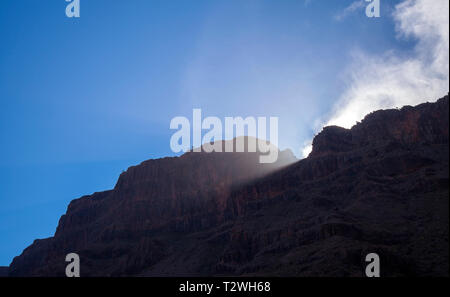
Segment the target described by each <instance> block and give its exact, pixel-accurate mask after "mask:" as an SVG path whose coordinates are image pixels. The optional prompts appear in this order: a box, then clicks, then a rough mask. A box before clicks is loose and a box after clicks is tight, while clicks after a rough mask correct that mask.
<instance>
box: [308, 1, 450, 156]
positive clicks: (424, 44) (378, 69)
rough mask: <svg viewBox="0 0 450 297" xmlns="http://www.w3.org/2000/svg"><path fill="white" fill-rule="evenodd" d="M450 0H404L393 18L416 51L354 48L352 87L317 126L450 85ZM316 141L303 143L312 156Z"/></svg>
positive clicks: (433, 94)
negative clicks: (371, 52)
mask: <svg viewBox="0 0 450 297" xmlns="http://www.w3.org/2000/svg"><path fill="white" fill-rule="evenodd" d="M448 10H449V1H448V0H433V1H429V0H405V1H404V2H402V3H400V4H398V5H397V6H396V7H395V11H394V13H393V17H394V20H395V23H396V29H397V34H398V36H397V37H398V38H413V39H415V40H416V42H417V43H416V46H415V49H414V52H413V54H412V55H408V56H405V55H401V54H399V53H397V52H392V51H391V52H386V53H384V54H383V55H381V56H372V55H369V54H366V53H364V52H361V51H355V53H354V55H353V56H354V59H353V63H352V65H350V66H349V68H348V69H347V76H346V77H347V82H346V83H347V87H346V89H345V91H344V92H343V93H342V94H341V95H340V96H339V97H338V101H337V104H336V105H335V107H334V109H333V110H332V112H331V113H330V115H329V116H328V117H325V118H324V119H322V120H319V123H320V124H319V125H318V126H317V127H316V128H318V129H317V131H318V130H319V129H321V128H322V127H323V126H328V125H338V126H342V127H346V128H350V127H351V126H353V125H354V124H355V123H356V122H357V121H360V120H361V119H362V118H363V117H364V116H365V115H366V114H368V113H370V112H372V111H374V110H377V109H386V108H394V107H401V106H403V105H416V104H419V103H422V102H423V101H426V100H428V101H433V100H435V99H438V98H439V97H441V96H443V95H445V94H446V93H447V92H448V89H449V87H448V86H449V15H448ZM310 150H311V146H310V144H309V143H307V144H306V145H305V146H304V149H303V154H304V156H307V155H308V154H309V152H310Z"/></svg>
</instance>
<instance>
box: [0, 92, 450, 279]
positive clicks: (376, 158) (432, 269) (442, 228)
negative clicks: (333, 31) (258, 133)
mask: <svg viewBox="0 0 450 297" xmlns="http://www.w3.org/2000/svg"><path fill="white" fill-rule="evenodd" d="M259 155H260V153H259V152H256V153H196V152H188V153H186V154H184V155H182V156H180V157H172V158H163V159H156V160H148V161H145V162H143V163H141V164H140V165H137V166H133V167H130V168H129V169H128V170H127V171H126V172H124V173H122V174H121V175H120V177H119V179H118V181H117V184H116V186H115V187H114V189H112V190H109V191H105V192H101V193H94V194H92V195H89V196H85V197H81V198H79V199H76V200H73V201H72V202H71V203H70V205H69V206H68V209H67V212H66V214H65V215H63V216H62V217H61V219H60V221H59V224H58V227H57V230H56V232H55V235H54V236H53V237H51V238H47V239H42V240H35V241H34V243H33V244H32V245H31V246H29V247H27V248H26V249H25V250H24V251H23V253H22V254H21V255H20V256H17V257H15V258H14V260H13V262H12V263H11V265H10V267H9V269H7V268H4V269H2V271H3V272H4V273H6V271H8V273H9V276H65V267H66V265H67V263H66V262H65V256H66V255H67V254H69V253H77V254H79V256H80V261H81V276H222V275H227V276H364V275H365V274H364V271H365V266H366V262H365V256H366V255H367V254H369V253H377V254H378V255H379V257H380V268H381V276H448V275H449V258H448V257H449V254H448V251H449V243H448V238H449V101H448V95H447V96H445V97H444V98H441V99H439V100H438V101H437V102H435V103H424V104H421V105H418V106H415V107H411V106H406V107H403V108H401V109H393V110H380V111H376V112H373V113H371V114H369V115H367V116H366V117H365V118H364V120H362V122H361V123H358V124H357V125H355V126H353V127H352V128H351V129H344V128H340V127H335V126H333V127H326V128H324V129H323V131H322V132H320V133H319V134H318V135H317V136H316V137H315V138H314V141H313V150H312V152H311V154H310V155H309V157H308V158H306V159H303V160H300V161H298V160H297V159H295V157H294V155H293V154H292V152H290V151H282V152H280V153H279V156H278V161H277V162H276V163H273V164H259V162H258V160H259Z"/></svg>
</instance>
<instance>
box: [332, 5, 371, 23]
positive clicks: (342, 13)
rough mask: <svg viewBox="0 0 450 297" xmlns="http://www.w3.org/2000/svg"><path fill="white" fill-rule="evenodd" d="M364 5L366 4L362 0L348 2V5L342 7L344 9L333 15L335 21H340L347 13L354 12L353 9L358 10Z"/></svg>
mask: <svg viewBox="0 0 450 297" xmlns="http://www.w3.org/2000/svg"><path fill="white" fill-rule="evenodd" d="M365 6H366V4H365V3H364V0H358V1H355V2H353V3H352V4H350V5H349V6H347V7H346V8H344V10H342V11H340V12H338V13H337V14H336V15H335V16H334V19H335V20H336V21H342V20H343V19H345V18H346V17H348V16H349V15H351V14H352V13H354V12H355V11H358V10H360V9H362V8H364V7H365Z"/></svg>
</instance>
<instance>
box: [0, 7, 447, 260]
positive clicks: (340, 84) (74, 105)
mask: <svg viewBox="0 0 450 297" xmlns="http://www.w3.org/2000/svg"><path fill="white" fill-rule="evenodd" d="M439 1H440V0H439ZM445 1H446V0H445ZM354 2H355V1H351V0H350V1H345V0H327V1H324V0H308V1H302V0H292V1H291V0H280V1H253V0H245V1H241V0H239V1H238V0H235V1H234V0H228V1H219V0H208V1H206V0H195V1H175V0H164V1H154V0H129V1H116V0H114V1H107V0H81V17H80V18H79V19H69V18H67V17H66V16H65V6H66V2H65V1H64V0H40V1H33V0H5V1H2V4H1V6H0V136H1V143H0V144H1V146H0V158H1V160H0V265H9V263H10V262H11V260H12V258H13V257H14V256H16V255H19V254H20V253H21V252H22V250H23V249H24V248H25V247H26V246H28V245H29V244H31V243H32V241H33V240H34V239H36V238H45V237H49V236H52V235H53V233H54V231H55V229H56V225H57V223H58V219H59V217H60V216H61V215H62V214H63V213H64V212H65V210H66V207H67V205H68V203H69V202H70V201H71V200H72V199H74V198H77V197H80V196H82V195H86V194H90V193H93V192H96V191H102V190H107V189H111V188H112V187H113V186H114V184H115V182H116V179H117V177H118V175H119V174H120V172H121V171H122V170H126V168H127V167H128V166H131V165H134V164H137V163H139V162H141V161H143V160H146V159H150V158H157V157H162V156H170V155H173V153H172V152H171V150H170V137H171V135H172V134H173V132H174V131H171V130H170V129H169V123H170V120H171V119H172V118H173V117H175V116H186V117H191V116H192V109H193V108H201V109H202V110H203V114H204V115H205V116H209V115H210V116H217V117H219V118H223V117H225V116H242V117H245V116H255V117H256V116H278V117H279V129H280V132H279V133H280V139H279V144H280V147H281V148H291V149H292V150H293V151H294V152H295V153H296V154H297V155H301V149H302V148H303V147H304V145H305V143H307V142H308V141H309V140H310V139H311V137H312V136H313V135H314V133H316V132H317V129H318V127H319V126H320V124H321V123H322V122H327V120H329V119H332V118H333V116H332V115H333V113H336V106H340V102H343V103H342V104H344V103H345V104H347V103H348V102H347V101H342V100H344V99H345V98H344V99H343V98H342V96H343V95H345V94H348V90H355V88H353V87H352V86H353V84H354V83H355V82H354V77H353V80H352V79H349V77H352V75H351V74H352V73H354V71H352V67H353V66H352V65H355V63H357V62H358V61H360V60H358V59H356V58H355V57H364V58H363V59H365V60H364V62H362V63H364V64H363V67H369V66H367V65H369V64H368V62H367V61H371V59H370V58H373V59H375V58H378V59H379V60H382V61H385V60H388V59H389V58H391V57H392V55H394V58H395V61H396V62H398V61H399V60H402V59H410V58H411V59H415V58H417V59H419V58H420V56H419V54H418V44H419V43H420V40H421V39H420V36H419V35H418V34H419V33H420V34H421V32H419V33H417V32H413V33H411V34H406V33H407V32H406V29H405V28H403V29H400V30H403V31H400V33H402V32H403V33H405V32H406V33H405V34H404V36H403V37H399V29H398V26H396V25H398V24H406V23H401V22H402V21H403V20H404V19H401V20H399V19H398V18H397V19H396V17H395V16H393V14H394V13H395V11H396V6H395V5H397V4H398V3H400V2H402V1H400V0H399V1H383V0H381V17H380V18H377V19H375V18H372V19H370V18H367V17H366V15H365V13H364V8H360V9H356V10H355V11H349V10H345V9H346V8H347V7H349V6H350V5H351V4H352V3H354ZM446 5H447V6H448V1H447V4H446ZM406 9H412V8H406ZM343 12H345V13H344V14H343ZM405 22H406V21H405ZM447 24H448V16H447ZM396 28H397V29H396ZM416 33H417V34H416ZM444 33H445V32H444ZM400 35H401V34H400ZM447 35H448V31H447ZM445 42H447V51H448V37H447V40H446V41H445V40H444V43H445ZM428 45H429V44H428ZM386 55H389V57H387V56H386ZM367 57H369V58H367ZM445 58H446V59H447V63H448V56H447V57H445V56H444V59H445ZM375 60H376V59H375ZM377 61H378V60H377ZM364 65H365V66H364ZM384 66H385V65H384ZM377 67H379V64H377ZM377 69H379V68H377ZM370 71H371V70H370V69H369V72H370ZM349 73H350V76H349ZM444 74H447V77H446V79H447V82H448V67H447V68H446V70H445V73H444ZM369 79H370V77H369ZM357 86H359V85H357ZM441 89H442V87H440V89H439V88H438V87H436V88H434V89H432V90H430V91H428V93H424V94H425V95H430V96H431V95H433V96H434V94H435V93H439V92H442V90H441ZM364 90H366V89H364ZM350 95H351V96H354V94H350ZM394 95H395V94H394ZM394 95H392V98H395V96H394ZM349 98H350V97H349ZM393 100H394V99H393ZM394 101H395V100H394ZM394 101H393V102H394ZM383 102H385V101H383ZM395 102H398V101H395ZM395 102H394V103H395ZM367 108H370V107H367ZM366 110H367V109H364V111H366ZM339 112H341V111H339ZM338 115H340V114H338ZM337 118H339V117H337ZM341 118H342V116H341Z"/></svg>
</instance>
